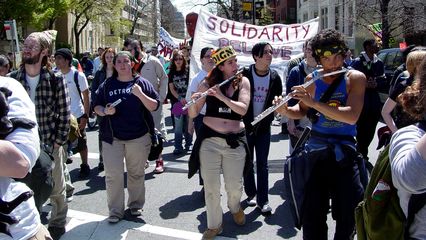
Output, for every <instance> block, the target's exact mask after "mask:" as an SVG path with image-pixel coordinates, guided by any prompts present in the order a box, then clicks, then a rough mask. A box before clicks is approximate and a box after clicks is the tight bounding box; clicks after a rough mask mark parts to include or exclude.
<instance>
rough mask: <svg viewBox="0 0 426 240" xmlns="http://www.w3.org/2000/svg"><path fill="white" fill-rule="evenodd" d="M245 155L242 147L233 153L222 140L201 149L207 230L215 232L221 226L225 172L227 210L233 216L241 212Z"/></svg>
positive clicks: (211, 141)
mask: <svg viewBox="0 0 426 240" xmlns="http://www.w3.org/2000/svg"><path fill="white" fill-rule="evenodd" d="M245 157H246V151H245V149H244V146H243V145H240V146H239V147H237V148H235V149H232V148H231V147H230V146H229V145H228V144H227V143H226V140H225V139H223V138H218V137H213V138H206V139H204V141H203V143H202V144H201V147H200V169H201V176H202V177H203V179H204V191H205V201H206V211H207V227H208V228H209V229H216V228H218V227H219V226H220V225H221V224H222V215H223V211H222V207H221V205H220V172H221V171H222V172H223V178H224V181H225V190H226V193H227V197H228V208H229V210H230V211H231V213H236V212H238V211H239V209H240V200H241V195H242V192H243V181H242V179H243V170H244V164H245Z"/></svg>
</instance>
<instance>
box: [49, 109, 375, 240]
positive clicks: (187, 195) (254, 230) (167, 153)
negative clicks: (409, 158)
mask: <svg viewBox="0 0 426 240" xmlns="http://www.w3.org/2000/svg"><path fill="white" fill-rule="evenodd" d="M164 113H165V115H166V116H167V117H166V124H167V132H168V136H167V137H168V139H169V141H168V142H167V143H166V144H165V148H164V151H163V158H164V160H165V172H164V173H162V174H153V170H154V168H155V162H150V167H149V168H148V169H146V171H145V172H146V175H145V179H146V180H145V187H146V202H145V206H144V209H143V214H142V216H141V217H138V218H135V217H131V216H130V214H129V212H128V211H126V214H125V219H124V220H122V221H120V222H119V223H118V224H110V223H108V222H107V221H106V218H107V216H108V208H107V200H106V191H105V174H104V172H100V173H99V172H98V169H97V165H98V162H99V153H98V152H99V151H98V142H97V131H96V130H94V131H88V132H87V136H88V145H89V152H90V153H89V164H90V167H91V169H92V171H91V174H90V177H89V178H87V179H79V177H78V172H79V165H80V164H81V160H80V158H79V155H78V154H76V155H74V156H73V157H72V158H73V160H74V161H73V163H72V164H69V165H68V169H69V171H70V175H71V178H72V182H73V185H74V187H75V191H74V197H73V200H72V201H71V202H70V203H69V212H68V219H67V226H66V229H67V232H66V233H65V235H63V236H62V238H61V240H76V239H78V240H116V239H117V240H118V239H123V240H133V239H150V240H157V239H164V240H168V239H201V233H202V232H203V231H204V230H205V229H206V224H207V222H206V221H207V220H206V213H205V207H204V199H203V194H202V192H201V186H199V183H198V175H195V176H194V177H192V178H191V179H188V177H187V172H188V171H187V169H188V167H187V165H188V159H189V154H186V155H182V156H178V157H176V156H174V155H173V154H172V152H173V129H172V126H171V119H170V105H169V104H167V105H165V107H164ZM380 125H382V124H380ZM280 132H281V126H280V125H279V123H278V122H277V121H274V123H273V126H272V137H271V148H270V154H269V203H270V206H271V207H272V209H273V211H272V215H270V216H262V215H261V213H260V211H259V210H258V209H256V208H254V207H248V206H247V205H246V204H245V203H244V201H243V200H245V198H246V195H245V194H243V197H242V207H243V209H244V212H245V214H246V220H247V221H246V224H245V225H244V226H242V227H241V226H237V225H235V224H234V223H233V220H232V215H231V214H230V212H229V209H228V208H227V204H226V192H225V190H224V187H223V184H222V190H221V193H222V199H221V201H222V208H223V211H224V215H223V224H224V231H223V233H222V234H221V236H220V237H218V238H216V239H283V238H284V239H302V232H301V231H299V230H297V229H296V228H294V223H293V220H292V218H291V217H290V210H289V206H288V203H287V202H286V201H285V199H284V197H283V159H284V157H285V156H287V155H288V152H289V150H288V146H289V140H288V136H287V135H283V134H281V133H280ZM376 146H377V139H376V138H375V139H374V141H373V143H372V144H371V146H370V159H372V160H375V159H376V156H377V154H378V151H376V150H375V147H376ZM124 177H125V176H124ZM222 183H223V179H222ZM126 191H127V190H126ZM126 191H125V192H126ZM126 199H127V192H126ZM49 210H50V205H49V204H46V205H45V206H44V209H43V214H42V220H43V222H44V223H47V219H48V217H49V216H48V212H49ZM328 225H329V238H330V239H332V238H333V235H334V228H335V224H334V221H333V220H332V219H331V217H330V214H329V217H328Z"/></svg>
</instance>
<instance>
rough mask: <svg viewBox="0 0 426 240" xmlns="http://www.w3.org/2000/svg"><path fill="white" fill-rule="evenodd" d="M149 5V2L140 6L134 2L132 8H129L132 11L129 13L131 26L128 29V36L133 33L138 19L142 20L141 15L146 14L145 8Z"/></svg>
mask: <svg viewBox="0 0 426 240" xmlns="http://www.w3.org/2000/svg"><path fill="white" fill-rule="evenodd" d="M151 4H152V3H151ZM149 5H150V1H147V2H145V3H143V4H141V6H139V4H138V3H137V2H135V4H134V6H130V7H131V8H132V11H130V14H131V18H132V19H130V20H131V21H132V26H131V28H130V32H129V35H130V36H132V35H133V34H134V33H135V29H136V27H137V25H138V21H139V19H142V18H143V15H144V14H146V10H147V7H148V6H149Z"/></svg>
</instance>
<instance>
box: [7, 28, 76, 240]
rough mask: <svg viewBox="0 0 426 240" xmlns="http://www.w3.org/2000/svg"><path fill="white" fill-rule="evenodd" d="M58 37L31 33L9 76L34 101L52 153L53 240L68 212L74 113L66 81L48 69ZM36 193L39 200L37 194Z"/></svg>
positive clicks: (62, 230)
mask: <svg viewBox="0 0 426 240" xmlns="http://www.w3.org/2000/svg"><path fill="white" fill-rule="evenodd" d="M55 37H56V31H54V30H50V31H44V32H34V33H31V34H30V35H29V36H28V37H27V38H26V39H25V41H24V47H23V54H22V64H21V66H20V68H19V69H18V70H16V71H14V72H11V73H10V77H12V78H15V79H17V80H18V81H19V82H20V83H21V84H22V85H23V86H24V88H25V89H26V90H27V92H28V95H29V96H30V98H31V100H32V101H33V102H34V105H35V109H36V116H37V123H38V126H39V130H40V141H41V143H42V144H43V145H45V146H49V148H51V151H52V152H51V153H52V155H53V158H54V163H55V164H54V165H55V167H54V168H53V170H52V177H53V182H54V184H53V190H52V193H51V194H50V203H51V204H52V212H51V214H50V219H49V227H48V230H49V232H50V234H51V236H52V238H53V239H59V238H60V237H61V236H62V235H63V234H64V233H65V224H66V222H67V219H66V218H67V212H68V203H67V200H66V183H65V181H66V175H68V176H69V174H68V169H67V168H66V165H65V163H64V160H66V157H67V153H66V150H65V149H64V147H63V145H64V144H66V143H67V140H68V133H69V129H70V115H71V113H70V97H69V92H68V88H67V84H66V80H65V79H64V78H63V77H62V76H61V75H60V74H54V73H53V72H52V71H51V70H50V69H49V64H48V61H49V60H48V58H49V56H50V53H49V51H50V49H51V47H52V42H53V40H54V39H55ZM35 194H36V195H35V198H36V199H37V197H39V196H38V194H37V191H35ZM40 198H42V197H40ZM43 200H45V199H43ZM42 204H43V202H42V203H40V206H39V207H40V208H41V205H42Z"/></svg>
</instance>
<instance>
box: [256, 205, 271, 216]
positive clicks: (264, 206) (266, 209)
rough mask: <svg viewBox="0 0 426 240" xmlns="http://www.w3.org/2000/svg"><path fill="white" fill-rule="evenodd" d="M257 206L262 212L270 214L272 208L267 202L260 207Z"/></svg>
mask: <svg viewBox="0 0 426 240" xmlns="http://www.w3.org/2000/svg"><path fill="white" fill-rule="evenodd" d="M257 207H258V208H259V209H260V211H261V212H262V214H271V212H272V208H271V207H270V206H269V204H268V203H265V205H263V206H262V207H261V206H259V205H258V206H257Z"/></svg>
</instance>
